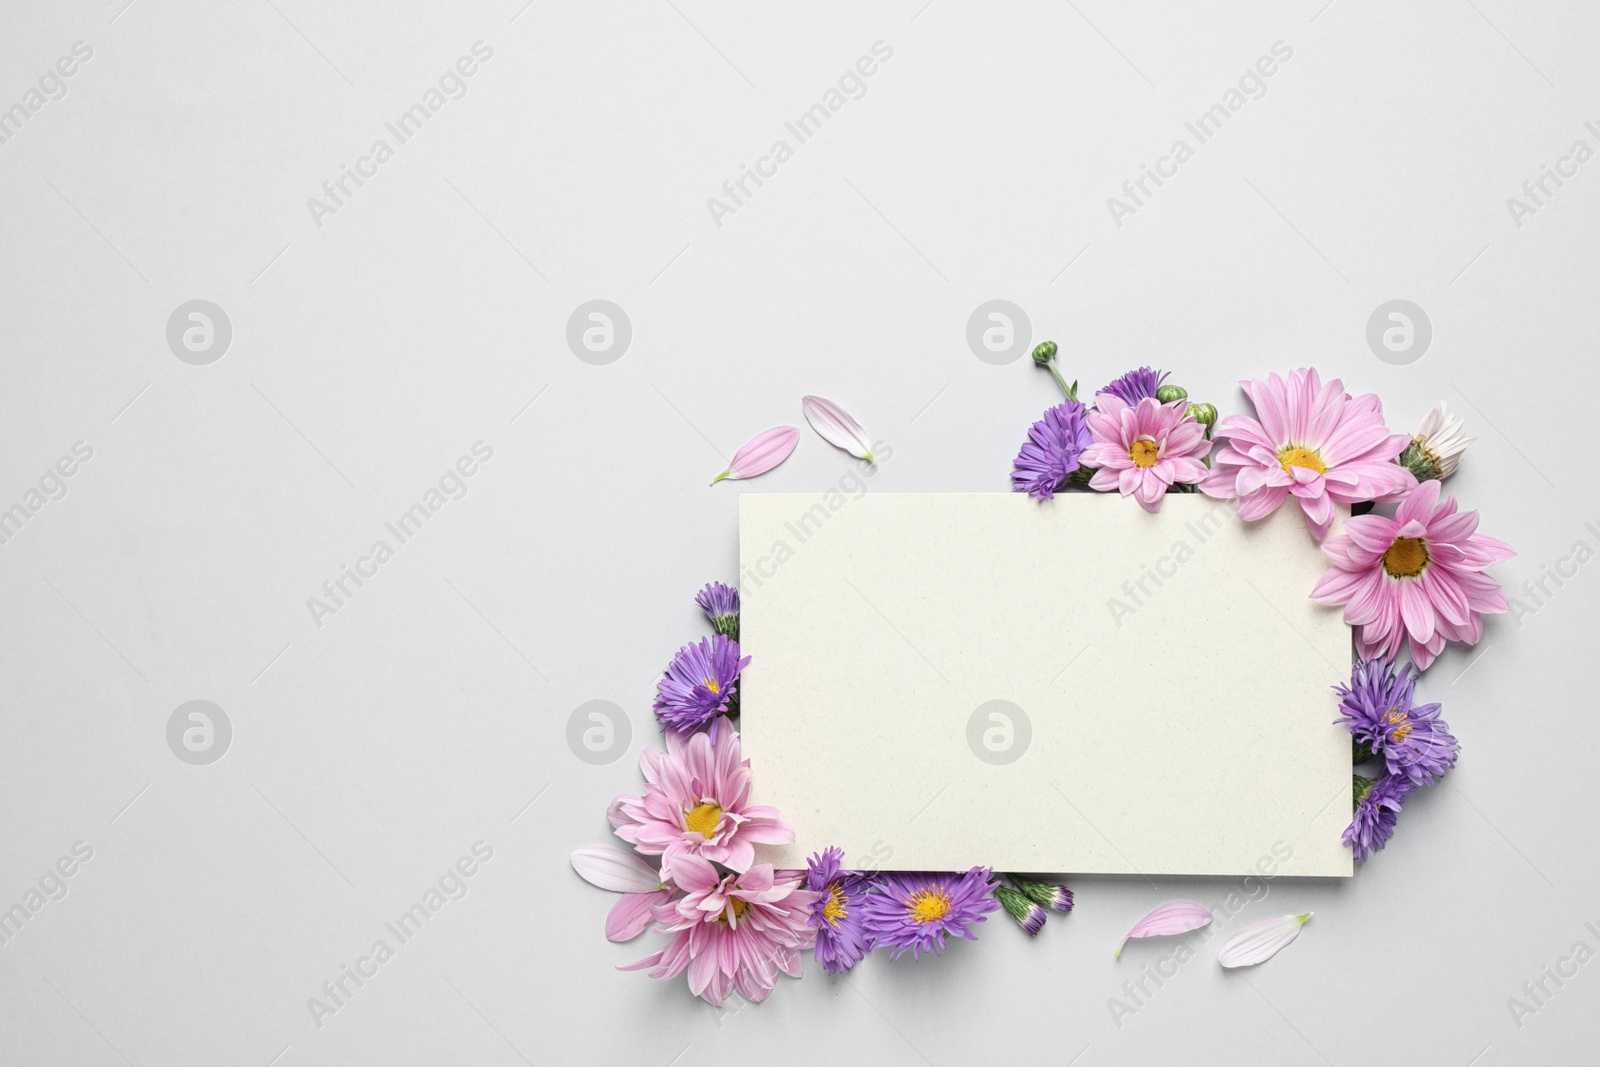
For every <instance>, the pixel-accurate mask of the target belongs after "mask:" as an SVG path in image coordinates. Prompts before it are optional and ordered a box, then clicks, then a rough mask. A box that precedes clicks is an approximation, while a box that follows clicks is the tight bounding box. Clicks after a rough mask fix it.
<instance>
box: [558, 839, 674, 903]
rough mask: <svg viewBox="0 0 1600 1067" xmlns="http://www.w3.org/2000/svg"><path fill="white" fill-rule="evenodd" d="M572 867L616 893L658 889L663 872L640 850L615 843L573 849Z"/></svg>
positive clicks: (650, 891)
mask: <svg viewBox="0 0 1600 1067" xmlns="http://www.w3.org/2000/svg"><path fill="white" fill-rule="evenodd" d="M572 869H573V870H575V871H577V872H578V874H579V875H580V876H581V877H582V878H583V880H584V881H585V882H588V883H589V884H590V885H595V886H599V887H600V888H601V889H609V890H610V891H611V892H613V893H654V892H655V891H656V890H658V889H660V888H661V875H660V874H659V873H657V871H656V869H655V868H654V867H652V866H651V865H650V864H648V863H646V862H645V861H644V860H642V859H640V858H639V856H638V855H637V854H636V853H633V852H630V851H628V850H627V849H624V848H618V847H616V846H615V845H585V846H584V847H582V848H580V849H576V850H574V851H573V853H572Z"/></svg>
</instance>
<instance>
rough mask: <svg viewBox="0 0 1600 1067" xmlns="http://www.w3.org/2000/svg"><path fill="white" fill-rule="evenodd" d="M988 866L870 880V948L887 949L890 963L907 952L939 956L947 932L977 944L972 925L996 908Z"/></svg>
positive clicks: (868, 908)
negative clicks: (886, 947) (963, 871)
mask: <svg viewBox="0 0 1600 1067" xmlns="http://www.w3.org/2000/svg"><path fill="white" fill-rule="evenodd" d="M992 873H993V872H992V871H991V870H990V869H989V868H988V867H974V868H972V869H971V870H970V871H967V872H966V873H964V874H963V873H956V872H951V873H947V874H928V873H921V872H917V873H911V872H902V873H890V874H881V875H879V876H878V877H877V878H875V879H873V889H874V892H872V893H870V894H868V895H867V898H866V909H865V910H866V913H867V916H866V918H867V933H868V934H870V935H871V936H872V943H873V946H874V947H879V946H883V945H888V946H889V947H890V949H891V951H890V953H889V958H890V959H895V958H896V957H898V956H899V955H900V954H901V953H903V952H905V951H906V950H907V949H910V950H911V955H912V957H913V958H915V957H917V956H918V955H919V954H921V953H923V952H932V953H933V954H934V955H938V954H939V953H940V952H941V951H942V950H943V949H944V939H945V935H946V934H952V935H954V936H956V937H964V938H966V939H967V940H969V941H976V940H977V939H978V935H977V934H974V933H973V932H972V929H971V926H972V924H973V923H980V922H983V919H984V916H985V915H988V914H989V913H990V912H992V911H994V910H995V909H997V908H999V907H1000V902H999V901H998V900H996V899H995V898H994V888H995V887H994V885H993V883H992V882H991V881H990V879H991V877H992Z"/></svg>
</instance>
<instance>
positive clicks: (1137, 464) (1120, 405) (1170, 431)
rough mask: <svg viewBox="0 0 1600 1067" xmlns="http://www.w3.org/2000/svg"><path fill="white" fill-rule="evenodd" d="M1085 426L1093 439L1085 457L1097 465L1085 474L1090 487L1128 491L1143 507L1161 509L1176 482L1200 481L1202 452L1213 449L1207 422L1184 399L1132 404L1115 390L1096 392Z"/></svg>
mask: <svg viewBox="0 0 1600 1067" xmlns="http://www.w3.org/2000/svg"><path fill="white" fill-rule="evenodd" d="M1094 402H1095V407H1096V410H1094V411H1091V412H1089V432H1090V433H1091V434H1092V435H1093V436H1094V444H1092V445H1090V446H1089V447H1088V448H1087V449H1085V450H1084V453H1083V463H1084V465H1085V466H1088V467H1098V468H1099V469H1098V470H1096V471H1095V473H1094V477H1093V478H1090V479H1089V486H1090V488H1092V489H1099V490H1101V491H1106V490H1111V489H1116V490H1119V491H1120V492H1121V493H1122V495H1123V496H1130V495H1131V496H1132V497H1133V498H1134V499H1135V500H1137V501H1138V502H1139V504H1140V505H1141V506H1142V507H1143V508H1144V509H1145V510H1146V511H1160V510H1161V498H1162V497H1163V496H1165V495H1166V492H1167V489H1168V487H1170V486H1171V485H1172V484H1173V483H1174V482H1198V481H1200V480H1201V479H1203V478H1205V476H1206V473H1207V472H1206V465H1205V463H1203V462H1202V457H1204V456H1205V454H1206V453H1207V452H1209V451H1211V442H1210V441H1208V440H1206V428H1205V427H1204V426H1202V425H1200V424H1199V423H1198V422H1196V421H1195V419H1194V417H1193V416H1192V415H1189V414H1188V413H1187V410H1188V401H1186V400H1175V401H1173V402H1172V403H1170V404H1163V403H1161V402H1160V401H1159V400H1156V399H1155V398H1154V397H1145V398H1144V399H1143V400H1140V401H1139V403H1138V404H1137V405H1136V406H1130V405H1129V404H1128V402H1127V401H1126V400H1124V399H1122V397H1120V396H1118V395H1117V394H1116V393H1100V394H1099V395H1097V396H1096V397H1095V398H1094Z"/></svg>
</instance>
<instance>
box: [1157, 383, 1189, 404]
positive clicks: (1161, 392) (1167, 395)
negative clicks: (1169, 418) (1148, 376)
mask: <svg viewBox="0 0 1600 1067" xmlns="http://www.w3.org/2000/svg"><path fill="white" fill-rule="evenodd" d="M1156 399H1157V400H1159V401H1161V402H1162V403H1163V404H1170V403H1172V402H1173V401H1174V400H1187V399H1189V390H1187V389H1185V388H1184V387H1183V386H1181V385H1163V386H1161V387H1160V388H1159V389H1157V390H1156Z"/></svg>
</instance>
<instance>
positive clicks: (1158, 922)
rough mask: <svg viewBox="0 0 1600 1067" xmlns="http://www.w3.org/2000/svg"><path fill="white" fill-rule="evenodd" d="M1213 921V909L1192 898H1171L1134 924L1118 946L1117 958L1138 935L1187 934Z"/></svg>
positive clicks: (1120, 956)
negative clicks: (1197, 902)
mask: <svg viewBox="0 0 1600 1067" xmlns="http://www.w3.org/2000/svg"><path fill="white" fill-rule="evenodd" d="M1210 922H1211V909H1210V908H1207V907H1206V906H1205V905H1203V904H1196V903H1195V902H1194V901H1192V900H1169V901H1168V902H1167V903H1165V904H1163V905H1161V906H1160V907H1158V908H1156V909H1154V910H1153V911H1151V912H1150V914H1148V915H1146V916H1145V917H1144V918H1142V919H1140V920H1139V921H1138V922H1136V923H1134V924H1133V929H1132V930H1129V931H1128V933H1127V935H1126V936H1125V937H1123V939H1122V944H1120V945H1118V946H1117V958H1118V959H1120V958H1122V950H1123V949H1124V948H1126V947H1127V946H1128V942H1129V941H1131V940H1133V939H1134V938H1136V937H1163V936H1166V935H1168V934H1186V933H1188V932H1189V931H1190V930H1198V929H1200V928H1201V927H1202V926H1205V925H1207V924H1208V923H1210Z"/></svg>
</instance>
